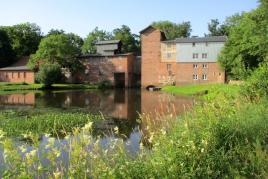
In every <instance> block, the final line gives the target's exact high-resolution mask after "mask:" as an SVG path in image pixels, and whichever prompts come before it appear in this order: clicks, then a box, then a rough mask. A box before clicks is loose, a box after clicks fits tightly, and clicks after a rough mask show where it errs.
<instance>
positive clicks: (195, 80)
mask: <svg viewBox="0 0 268 179" xmlns="http://www.w3.org/2000/svg"><path fill="white" fill-rule="evenodd" d="M140 33H141V44H142V46H141V53H142V63H141V85H142V87H148V86H164V85H171V84H172V85H175V84H176V85H186V84H204V83H224V82H225V72H224V71H223V70H221V69H220V67H219V65H218V64H217V56H218V54H219V53H220V51H221V49H222V47H223V46H224V43H225V41H226V37H224V36H217V37H203V38H198V37H192V38H178V39H175V40H166V37H165V34H164V33H163V32H161V31H160V30H158V29H156V28H154V27H152V26H149V27H147V28H146V29H144V30H142V31H141V32H140Z"/></svg>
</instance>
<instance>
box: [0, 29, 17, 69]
mask: <svg viewBox="0 0 268 179" xmlns="http://www.w3.org/2000/svg"><path fill="white" fill-rule="evenodd" d="M14 58H15V53H14V51H13V49H12V47H11V44H10V40H9V38H8V35H7V33H6V32H5V31H4V30H1V29H0V67H5V66H7V65H10V64H11V63H13V62H14Z"/></svg>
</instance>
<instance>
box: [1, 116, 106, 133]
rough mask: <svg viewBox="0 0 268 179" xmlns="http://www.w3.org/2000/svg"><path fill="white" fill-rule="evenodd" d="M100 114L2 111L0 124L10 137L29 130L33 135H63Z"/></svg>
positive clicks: (97, 118) (98, 118)
mask: <svg viewBox="0 0 268 179" xmlns="http://www.w3.org/2000/svg"><path fill="white" fill-rule="evenodd" d="M99 120H101V117H100V116H94V115H90V114H84V113H77V112H75V113H70V112H67V113H66V112H59V111H57V112H54V111H49V113H48V112H47V111H46V112H37V113H33V112H27V111H17V112H16V111H2V112H0V124H1V126H3V127H2V130H3V131H4V132H5V133H6V134H7V135H8V136H11V137H15V136H17V137H21V136H22V135H23V134H26V133H29V132H31V133H32V134H35V135H44V134H51V135H54V136H56V135H59V134H61V135H63V134H62V132H63V131H64V134H66V132H67V133H68V132H71V131H72V129H73V128H75V127H83V126H84V125H85V124H86V123H88V122H89V121H95V122H97V121H99Z"/></svg>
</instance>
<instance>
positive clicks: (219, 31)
mask: <svg viewBox="0 0 268 179" xmlns="http://www.w3.org/2000/svg"><path fill="white" fill-rule="evenodd" d="M208 31H209V34H208V36H221V35H227V29H226V26H225V25H224V24H222V25H221V24H220V22H219V20H218V19H211V21H210V23H209V24H208Z"/></svg>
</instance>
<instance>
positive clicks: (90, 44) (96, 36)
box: [82, 27, 112, 54]
mask: <svg viewBox="0 0 268 179" xmlns="http://www.w3.org/2000/svg"><path fill="white" fill-rule="evenodd" d="M111 39H112V35H111V34H110V33H108V32H106V31H103V30H99V28H98V27H96V28H95V29H94V30H93V31H92V32H90V33H89V34H88V36H87V37H86V38H85V40H84V44H83V46H82V53H83V54H95V53H96V52H97V49H96V45H95V43H96V42H98V41H100V40H111Z"/></svg>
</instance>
